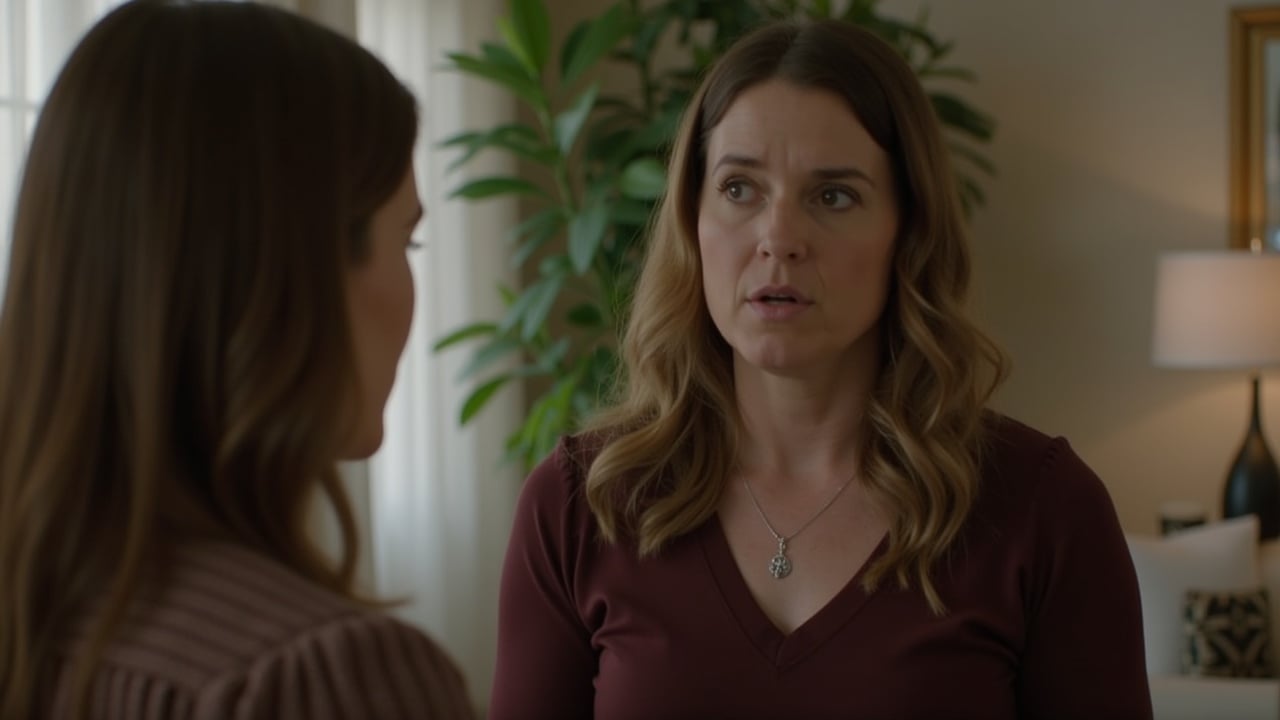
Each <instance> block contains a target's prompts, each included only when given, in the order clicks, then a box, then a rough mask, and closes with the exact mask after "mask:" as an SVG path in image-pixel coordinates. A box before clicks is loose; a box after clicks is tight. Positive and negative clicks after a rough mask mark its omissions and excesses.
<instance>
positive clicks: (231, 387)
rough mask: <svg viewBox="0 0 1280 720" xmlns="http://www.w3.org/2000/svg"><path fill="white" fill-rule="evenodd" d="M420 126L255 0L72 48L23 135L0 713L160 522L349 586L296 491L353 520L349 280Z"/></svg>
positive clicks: (143, 7) (0, 541)
mask: <svg viewBox="0 0 1280 720" xmlns="http://www.w3.org/2000/svg"><path fill="white" fill-rule="evenodd" d="M416 131H417V113H416V108H415V105H414V101H413V98H412V96H411V95H410V94H409V92H408V91H407V90H406V89H405V88H404V87H403V86H402V85H400V84H399V83H398V82H397V81H396V80H395V79H394V77H393V76H392V75H391V74H390V73H389V72H388V71H387V69H386V68H385V67H384V66H383V65H382V64H381V63H380V62H379V61H378V60H376V59H375V58H374V57H373V56H372V55H370V54H369V53H368V52H366V51H364V50H363V49H361V48H360V47H359V46H357V45H356V44H355V43H353V42H351V41H350V40H347V39H346V38H343V37H342V36H340V35H338V34H337V33H334V32H332V31H330V30H327V29H324V28H322V27H321V26H319V25H316V24H314V23H312V22H310V21H307V20H304V19H302V18H299V17H297V16H294V15H291V14H289V13H286V12H284V11H280V10H276V9H273V8H268V7H264V6H259V5H254V4H250V3H234V2H225V3H224V2H164V1H161V0H141V1H139V2H133V3H129V4H127V5H125V6H123V7H121V8H119V9H117V10H115V11H113V12H112V13H111V14H109V15H108V16H107V17H105V18H104V19H103V20H102V21H100V22H99V23H98V24H97V25H96V26H95V27H94V28H93V29H91V30H90V32H89V33H88V34H87V35H86V36H85V37H84V39H83V40H82V41H81V43H80V44H79V45H78V46H77V48H76V49H75V51H74V52H73V53H72V55H71V57H70V59H69V60H68V62H67V63H66V65H65V67H64V68H63V70H62V72H61V74H60V75H59V77H58V79H57V81H56V82H55V84H54V86H53V89H52V90H51V92H50V95H49V97H48V99H47V102H46V103H45V105H44V107H43V109H42V111H41V113H40V117H39V121H38V124H37V127H36V130H35V133H34V136H33V138H32V143H31V147H30V151H29V154H28V157H27V162H26V167H25V171H24V174H23V178H22V183H21V189H20V192H19V196H18V199H17V206H16V213H15V225H14V229H13V238H12V241H13V246H12V254H11V262H10V277H9V280H8V286H7V289H6V294H5V302H4V308H3V315H2V316H0V446H3V447H4V448H5V452H4V455H3V457H0V566H2V567H4V568H5V574H6V580H5V584H6V591H5V593H4V594H3V596H0V697H4V698H6V700H5V702H6V703H7V702H9V700H10V698H11V697H12V696H13V695H14V693H16V689H17V688H22V687H24V685H23V683H24V682H29V681H30V680H31V673H32V672H35V671H37V670H38V667H39V663H40V662H42V661H44V660H47V657H48V652H49V649H50V643H51V642H52V641H53V625H52V623H54V622H56V621H57V619H58V617H59V615H60V614H63V613H66V612H70V611H71V609H73V608H74V605H75V604H76V603H78V602H80V601H81V600H83V599H84V597H85V596H86V595H87V593H88V592H89V588H90V587H91V586H93V585H94V584H96V583H102V582H114V583H115V585H113V586H112V587H113V588H114V590H113V594H112V595H111V598H112V599H113V602H114V601H115V600H120V603H122V602H123V598H124V597H125V596H126V595H127V592H128V588H127V586H126V583H127V582H128V581H132V580H133V579H135V576H136V575H137V573H138V572H139V568H141V567H142V566H143V564H144V563H145V562H146V561H147V560H149V559H150V554H151V553H150V551H151V548H153V546H154V542H153V540H154V537H155V534H154V533H156V532H158V528H159V527H161V526H164V525H168V524H182V523H187V522H193V521H196V520H202V521H204V522H205V523H206V525H207V526H208V527H209V528H210V529H213V530H215V531H218V532H223V533H226V534H229V535H232V536H234V537H237V538H239V539H241V540H244V541H246V542H249V543H252V544H254V545H255V546H258V547H259V548H260V549H262V550H264V551H266V552H268V553H270V554H272V555H274V556H276V557H277V558H279V559H280V560H282V561H284V562H286V563H289V564H291V565H293V566H294V567H295V568H297V569H298V570H299V571H301V572H303V573H304V574H305V575H308V576H310V577H312V578H313V579H315V580H317V581H320V582H323V583H326V584H328V585H330V586H333V587H338V588H341V587H344V586H345V585H346V583H348V582H349V578H350V569H351V568H350V565H351V562H350V552H348V553H347V557H346V558H344V561H343V563H342V567H341V568H339V569H334V568H331V567H330V566H329V565H328V564H327V563H326V562H325V561H324V560H322V558H321V556H320V555H319V554H318V553H316V552H314V551H313V550H312V548H311V545H310V544H309V543H308V542H307V541H306V539H305V533H304V531H303V529H302V525H303V512H304V505H305V503H304V501H305V500H306V498H307V496H308V494H309V491H311V490H312V489H314V488H315V487H317V485H319V486H321V487H323V488H324V489H325V490H326V491H327V492H329V494H330V495H331V497H332V498H333V499H334V501H335V502H336V503H337V505H338V509H339V514H340V515H341V516H343V517H344V518H346V520H347V521H348V522H346V523H345V524H346V525H348V528H347V529H348V531H349V529H350V528H349V525H350V523H349V512H348V511H346V509H345V499H344V498H343V497H342V496H341V491H340V489H339V488H338V486H337V485H336V482H335V479H334V475H333V467H334V462H335V460H337V459H338V454H339V453H340V452H341V448H342V447H343V446H344V443H345V442H347V440H348V435H349V434H350V433H352V432H354V428H353V427H351V425H350V423H351V421H350V420H349V418H352V417H353V415H354V410H355V404H356V403H357V402H358V400H357V394H358V391H359V388H358V387H357V385H356V384H357V380H356V377H357V375H356V372H355V367H354V366H355V359H354V354H353V349H352V347H351V342H350V329H349V327H348V319H347V309H346V301H345V294H344V289H343V288H344V278H345V277H346V275H345V273H346V271H347V269H348V268H349V267H350V266H352V265H353V264H359V263H361V262H362V261H363V260H364V259H365V258H366V255H367V252H368V248H367V247H366V245H365V239H364V231H365V228H366V226H367V224H368V222H369V220H370V217H371V216H372V214H373V212H374V210H375V209H376V208H378V207H379V206H380V205H381V204H382V203H383V202H384V201H385V200H386V199H387V198H389V197H390V196H391V195H392V193H393V191H394V190H395V189H396V187H397V186H398V185H399V184H400V181H401V179H402V178H403V177H404V174H405V172H406V171H407V169H408V163H409V158H410V156H411V152H412V147H413V144H414V140H415V136H416ZM348 540H350V538H348ZM115 590H119V592H115ZM120 603H116V604H120ZM109 614H110V613H108V615H109ZM15 707H22V706H21V705H8V704H4V703H0V709H3V710H5V711H6V712H5V716H6V717H7V716H8V714H9V711H11V710H12V709H13V708H15Z"/></svg>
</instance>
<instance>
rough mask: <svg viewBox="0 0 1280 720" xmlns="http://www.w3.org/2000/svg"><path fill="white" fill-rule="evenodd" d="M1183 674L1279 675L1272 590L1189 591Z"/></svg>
mask: <svg viewBox="0 0 1280 720" xmlns="http://www.w3.org/2000/svg"><path fill="white" fill-rule="evenodd" d="M1182 617H1183V628H1184V630H1185V642H1184V645H1183V652H1182V671H1183V672H1184V673H1186V674H1187V675H1205V676H1213V677H1274V671H1273V670H1272V664H1271V662H1272V661H1271V627H1270V625H1271V623H1270V617H1271V611H1270V608H1269V607H1268V602H1267V589H1266V588H1258V589H1257V590H1247V591H1240V592H1218V591H1214V592H1206V591H1199V590H1188V591H1187V597H1186V603H1185V604H1184V605H1183V615H1182Z"/></svg>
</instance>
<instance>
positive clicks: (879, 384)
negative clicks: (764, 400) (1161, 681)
mask: <svg viewBox="0 0 1280 720" xmlns="http://www.w3.org/2000/svg"><path fill="white" fill-rule="evenodd" d="M771 79H781V80H785V81H787V82H790V83H794V84H796V85H798V86H801V87H805V88H818V89H822V90H826V91H829V92H831V93H834V94H836V95H838V96H839V97H841V98H843V99H844V100H845V101H846V102H847V103H848V105H849V107H850V108H851V109H852V110H853V112H854V113H855V114H856V115H857V117H858V119H859V120H860V121H861V122H862V125H863V126H864V127H865V128H866V129H867V131H868V133H870V135H871V136H872V138H874V139H875V141H876V143H877V144H878V145H879V146H880V147H881V148H882V149H883V150H884V151H885V152H886V153H887V154H888V156H889V158H890V160H891V166H892V169H893V174H894V178H895V181H896V183H897V198H898V200H899V205H900V209H899V211H900V214H901V217H900V223H899V234H898V237H897V239H896V242H895V245H894V251H893V252H894V257H893V269H892V280H891V286H890V291H889V298H888V302H887V305H886V307H885V310H884V316H883V322H882V323H881V326H882V328H883V330H882V332H883V333H884V337H883V341H882V343H881V346H882V350H883V358H882V365H881V371H880V374H879V377H878V379H877V381H876V386H875V389H874V392H873V396H872V398H871V400H870V404H869V408H868V418H867V419H868V427H869V437H866V438H863V439H862V440H861V442H863V455H862V463H863V466H862V474H861V476H862V478H863V479H864V482H865V483H866V484H867V487H868V488H869V490H870V492H871V493H872V494H873V496H875V497H876V498H877V500H878V501H879V502H880V503H881V504H882V505H883V506H884V507H885V508H886V510H887V514H888V517H889V519H890V530H889V549H888V552H887V553H885V554H884V555H883V556H882V557H881V559H880V560H878V561H877V562H876V563H875V564H873V565H872V566H871V567H869V568H868V572H867V573H865V574H864V584H865V586H866V587H867V588H868V589H874V588H875V587H876V586H877V585H878V583H879V581H880V580H881V578H883V577H884V576H885V575H886V574H888V573H892V574H894V575H896V577H897V579H898V582H899V584H900V585H902V586H906V585H908V584H909V582H910V580H911V578H915V579H916V580H918V582H919V583H920V586H921V587H922V588H923V590H924V592H925V593H926V596H927V597H928V599H929V602H930V604H931V605H932V606H933V608H934V609H935V611H937V612H941V611H942V610H943V608H942V604H941V601H940V599H939V598H938V597H937V593H936V592H935V591H934V589H933V585H932V583H931V582H930V580H929V572H930V569H931V567H932V566H933V564H934V563H935V562H936V561H937V560H938V559H939V558H940V557H941V556H942V555H943V553H944V552H945V551H946V549H947V548H948V547H949V546H950V545H951V543H952V541H954V540H955V538H956V536H957V535H958V534H959V531H960V529H961V527H962V525H963V523H964V520H965V518H966V517H967V515H968V512H969V509H970V508H971V507H972V505H973V502H974V499H975V497H976V495H977V488H978V481H979V477H978V474H979V469H980V454H981V448H982V443H983V425H984V420H983V417H984V407H985V405H986V402H987V401H988V399H989V398H990V395H991V393H992V392H993V391H994V389H995V387H996V385H997V384H998V383H999V381H1000V380H1001V379H1002V378H1003V376H1004V374H1005V360H1004V357H1003V355H1002V354H1001V352H1000V351H999V349H998V348H997V347H996V346H995V345H994V344H993V343H992V342H991V341H990V340H989V339H988V338H987V337H986V336H985V335H983V334H982V333H981V332H980V331H979V330H978V329H977V328H976V327H975V326H974V325H973V324H972V323H971V322H970V321H969V319H968V318H967V316H966V314H965V309H964V304H965V297H966V294H967V290H968V285H969V273H970V260H969V253H968V247H967V238H966V232H965V226H964V219H963V214H962V210H961V206H960V201H959V198H958V194H957V192H956V190H957V189H956V185H955V180H954V175H953V173H952V170H951V165H950V162H949V155H948V150H947V146H946V144H945V142H944V140H943V137H942V133H941V130H940V127H939V125H938V121H937V118H936V117H935V115H934V112H933V109H932V107H931V105H930V103H929V100H928V97H927V96H926V95H925V93H924V90H923V88H922V87H921V86H920V83H919V81H918V79H917V78H916V76H915V74H914V72H913V71H912V70H911V68H910V67H909V66H908V65H907V64H906V62H905V61H904V60H903V59H902V58H901V57H900V56H899V55H898V54H897V52H896V51H895V50H894V49H893V48H892V47H890V46H889V45H887V44H886V43H884V42H883V41H882V40H880V39H879V38H877V37H876V36H874V35H873V34H871V33H870V32H868V31H866V30H864V29H861V28H859V27H857V26H854V25H852V24H848V23H844V22H840V21H815V22H806V23H795V22H789V21H779V22H775V23H773V24H769V25H766V26H764V27H763V28H761V29H758V30H756V31H755V32H753V33H751V34H749V35H748V36H746V37H745V38H743V39H741V40H739V41H738V42H737V43H735V44H734V45H733V46H732V47H731V48H730V49H729V51H728V52H727V53H726V54H725V55H724V56H723V57H722V58H721V59H720V60H719V61H718V62H717V63H716V64H715V66H714V67H713V68H712V69H711V71H710V73H709V74H708V75H707V77H706V78H705V79H704V81H703V83H702V85H701V87H700V88H699V90H698V92H697V93H696V94H695V96H694V98H693V100H692V103H691V105H690V107H689V109H688V110H687V111H686V115H685V117H684V120H683V122H682V124H681V126H680V128H679V131H678V133H677V136H676V140H675V145H674V148H673V151H672V156H671V161H670V172H669V174H668V187H667V192H666V195H665V197H664V198H663V201H662V204H661V206H660V208H659V211H658V215H657V219H656V221H655V224H654V227H653V231H652V234H651V237H650V241H649V246H648V248H647V253H646V257H645V261H644V266H643V268H642V270H641V273H640V277H639V280H638V282H637V286H636V292H635V297H634V299H633V301H632V305H631V310H630V317H629V320H628V324H627V328H626V332H625V334H624V337H623V339H622V351H621V355H622V360H623V365H624V369H625V373H626V376H625V381H624V384H623V387H622V388H621V392H620V394H619V396H618V399H617V400H616V402H615V404H614V405H613V406H612V407H610V408H609V409H607V410H606V411H604V412H602V413H601V414H600V415H598V416H597V417H596V418H594V419H593V421H592V423H591V425H590V430H591V431H593V432H594V433H596V434H597V437H600V438H602V441H603V442H604V448H603V450H602V451H601V452H600V454H599V455H598V457H597V458H596V460H595V461H594V463H593V464H592V467H591V468H590V471H589V474H588V480H587V497H588V499H589V502H590V504H591V507H592V509H593V511H594V512H595V514H596V517H597V519H598V520H599V524H600V527H601V530H602V533H603V534H604V536H605V537H606V538H607V539H610V540H616V539H617V538H618V537H619V535H620V534H622V533H629V534H633V535H634V536H635V538H636V541H637V543H638V547H639V550H640V552H641V554H652V553H655V552H658V551H659V550H660V549H661V547H662V546H663V545H664V544H665V543H666V542H667V541H669V540H671V539H672V538H674V537H677V536H679V535H681V534H683V533H685V532H688V531H690V530H692V529H693V528H695V527H697V526H698V525H700V524H702V523H703V522H705V521H706V520H707V519H708V518H709V517H710V516H711V515H713V514H714V513H715V511H716V508H717V506H718V503H719V500H720V496H721V493H722V492H723V489H724V486H725V483H726V481H727V479H728V477H729V475H730V473H732V472H733V471H734V467H735V463H736V462H737V449H738V446H739V443H740V442H741V428H740V422H739V418H738V415H737V410H736V405H735V395H734V389H733V370H732V357H731V352H730V348H729V347H728V345H727V343H726V342H725V341H724V339H723V338H722V337H721V336H720V335H719V333H718V332H717V330H716V328H715V326H714V325H713V323H712V321H711V317H710V314H709V312H708V310H707V306H706V301H705V298H704V296H703V288H702V273H701V260H700V256H699V252H698V238H697V231H696V229H697V216H698V201H699V196H700V193H701V189H702V183H703V175H704V172H705V163H706V144H707V139H708V136H709V134H710V133H711V131H712V129H714V128H715V126H716V125H717V123H719V122H720V120H721V118H722V117H723V116H724V114H725V112H726V111H727V110H728V109H729V106H730V105H731V104H732V103H733V101H734V100H735V99H736V98H737V97H738V96H739V95H740V94H741V93H742V92H743V91H744V90H746V89H748V88H750V87H753V86H755V85H758V84H759V83H762V82H765V81H767V80H771ZM690 308H695V309H696V310H695V311H694V312H690Z"/></svg>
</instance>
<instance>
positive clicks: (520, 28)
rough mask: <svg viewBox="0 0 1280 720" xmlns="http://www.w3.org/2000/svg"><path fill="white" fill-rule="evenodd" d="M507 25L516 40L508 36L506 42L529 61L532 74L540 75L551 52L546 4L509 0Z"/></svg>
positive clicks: (538, 1) (548, 16)
mask: <svg viewBox="0 0 1280 720" xmlns="http://www.w3.org/2000/svg"><path fill="white" fill-rule="evenodd" d="M509 26H510V27H511V34H512V36H513V37H514V38H515V39H516V42H512V41H511V39H510V38H508V40H507V42H508V43H510V44H511V45H512V47H513V49H515V50H517V53H518V54H520V55H521V56H522V58H523V59H524V60H526V61H527V62H528V63H529V66H528V67H529V69H530V71H531V72H532V73H533V75H534V76H535V77H540V76H541V75H542V69H543V68H544V67H546V66H547V57H548V56H549V55H550V54H551V18H550V15H549V14H548V13H547V6H546V4H545V3H543V1H542V0H511V19H510V23H509ZM504 32H505V31H504Z"/></svg>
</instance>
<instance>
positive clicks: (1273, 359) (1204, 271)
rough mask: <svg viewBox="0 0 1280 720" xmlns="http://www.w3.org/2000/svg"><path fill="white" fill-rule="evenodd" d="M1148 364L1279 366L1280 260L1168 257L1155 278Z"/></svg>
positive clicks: (1274, 256)
mask: <svg viewBox="0 0 1280 720" xmlns="http://www.w3.org/2000/svg"><path fill="white" fill-rule="evenodd" d="M1155 305H1156V306H1155V330H1154V337H1153V343H1152V350H1151V355H1152V360H1153V361H1154V362H1155V364H1156V365H1161V366H1164V367H1173V368H1223V369H1227V368H1261V367H1267V366H1272V365H1276V364H1280V253H1253V252H1249V251H1245V250H1223V251H1204V252H1177V253H1167V254H1165V255H1162V256H1161V257H1160V261H1159V265H1158V266H1157V272H1156V304H1155Z"/></svg>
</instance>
